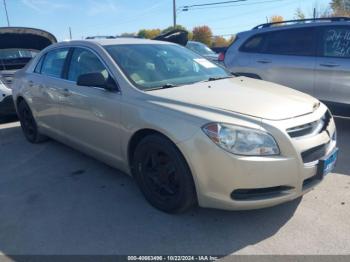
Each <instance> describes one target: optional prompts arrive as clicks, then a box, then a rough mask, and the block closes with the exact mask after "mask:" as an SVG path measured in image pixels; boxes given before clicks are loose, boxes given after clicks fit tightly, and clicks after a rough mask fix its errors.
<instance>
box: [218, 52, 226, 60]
mask: <svg viewBox="0 0 350 262" xmlns="http://www.w3.org/2000/svg"><path fill="white" fill-rule="evenodd" d="M218 60H219V61H220V62H223V61H224V60H225V53H224V52H221V53H220V54H219V58H218Z"/></svg>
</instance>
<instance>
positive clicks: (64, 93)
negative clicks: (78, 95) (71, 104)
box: [62, 88, 72, 97]
mask: <svg viewBox="0 0 350 262" xmlns="http://www.w3.org/2000/svg"><path fill="white" fill-rule="evenodd" d="M71 94H72V93H71V92H70V91H69V89H68V88H65V89H63V90H62V95H63V96H65V97H67V96H70V95H71Z"/></svg>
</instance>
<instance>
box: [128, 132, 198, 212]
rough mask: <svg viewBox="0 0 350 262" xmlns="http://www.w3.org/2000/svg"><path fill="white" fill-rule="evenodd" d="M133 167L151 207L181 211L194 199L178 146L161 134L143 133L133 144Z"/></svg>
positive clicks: (190, 177) (186, 166) (192, 184)
mask: <svg viewBox="0 0 350 262" xmlns="http://www.w3.org/2000/svg"><path fill="white" fill-rule="evenodd" d="M132 169H133V174H134V176H135V179H136V181H137V183H138V185H139V187H140V189H141V191H142V193H143V194H144V196H145V198H146V199H147V200H148V201H149V202H150V203H151V205H153V206H154V207H156V208H158V209H160V210H162V211H165V212H168V213H180V212H184V211H186V210H187V209H189V208H190V207H191V206H193V205H194V203H195V202H196V194H195V186H194V182H193V178H192V174H191V172H190V170H189V167H188V165H187V163H186V161H185V159H184V157H183V156H182V154H181V153H180V151H179V150H178V149H177V147H176V146H175V145H174V144H173V143H172V142H171V141H169V140H168V139H167V138H165V137H163V136H161V135H150V136H147V137H145V138H144V139H143V140H142V141H141V142H140V143H139V145H138V146H137V147H136V150H135V153H134V157H133V161H132Z"/></svg>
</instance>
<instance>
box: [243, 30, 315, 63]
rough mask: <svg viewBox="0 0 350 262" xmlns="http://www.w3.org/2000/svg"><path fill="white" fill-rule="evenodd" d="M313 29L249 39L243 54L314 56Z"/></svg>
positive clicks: (281, 32)
mask: <svg viewBox="0 0 350 262" xmlns="http://www.w3.org/2000/svg"><path fill="white" fill-rule="evenodd" d="M315 37H316V34H315V30H314V29H313V28H311V27H310V28H298V29H288V30H279V31H273V32H268V33H263V34H259V35H256V36H254V37H252V38H250V39H249V40H248V41H247V42H246V43H245V44H244V45H243V46H242V48H241V51H243V52H250V53H264V54H274V55H296V56H315V55H316V41H315V39H316V38H315Z"/></svg>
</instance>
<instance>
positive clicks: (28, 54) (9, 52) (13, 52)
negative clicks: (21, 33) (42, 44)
mask: <svg viewBox="0 0 350 262" xmlns="http://www.w3.org/2000/svg"><path fill="white" fill-rule="evenodd" d="M38 52H39V51H36V50H28V49H0V59H2V60H11V59H18V58H29V59H31V58H33V57H34V56H35V55H36V54H37V53H38Z"/></svg>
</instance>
